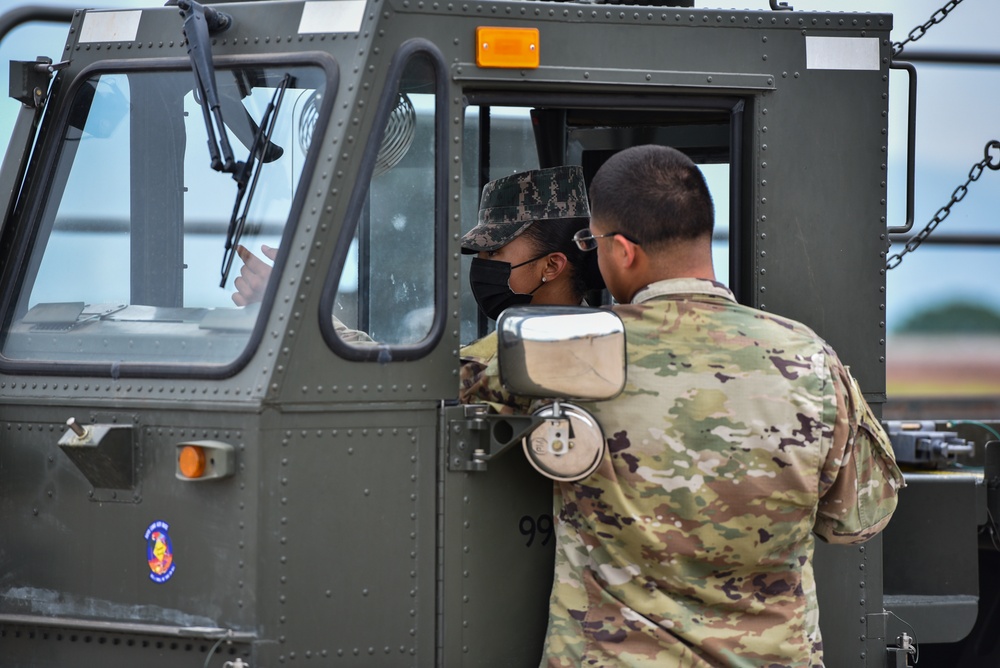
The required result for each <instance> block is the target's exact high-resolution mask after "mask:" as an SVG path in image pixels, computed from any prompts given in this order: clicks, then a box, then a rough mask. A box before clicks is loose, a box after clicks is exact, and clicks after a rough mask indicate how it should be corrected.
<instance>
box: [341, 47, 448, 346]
mask: <svg viewBox="0 0 1000 668" xmlns="http://www.w3.org/2000/svg"><path fill="white" fill-rule="evenodd" d="M437 93H438V91H437V76H436V66H435V64H434V63H433V62H432V60H431V58H430V56H429V55H427V54H425V53H422V52H417V53H416V54H414V55H413V56H411V57H410V59H409V61H408V62H407V63H406V65H405V67H404V69H403V72H402V76H401V77H400V82H399V86H398V89H397V90H395V91H394V93H393V94H394V98H393V100H392V111H391V113H390V114H389V115H388V119H387V122H386V126H385V130H384V134H383V137H382V140H381V144H380V145H379V149H378V154H377V157H376V159H375V165H374V169H373V171H372V177H371V181H370V183H368V184H367V185H368V192H367V195H366V196H365V197H364V201H363V205H362V206H361V208H360V213H359V216H358V219H357V222H356V226H355V229H354V236H353V239H352V240H351V244H350V250H349V252H348V254H347V258H346V261H345V262H344V266H343V270H342V272H341V275H340V280H339V283H338V289H337V293H336V296H335V298H334V300H333V304H332V309H331V311H332V312H331V315H332V321H333V326H334V332H335V333H336V335H337V336H338V337H339V338H340V339H341V340H342V341H343V342H345V343H348V344H351V345H359V346H369V345H371V344H372V343H373V342H375V343H378V344H384V345H390V346H413V345H419V344H420V343H421V342H423V341H425V340H426V339H427V337H428V335H429V334H430V333H431V330H432V325H433V322H434V319H435V313H436V309H437V308H438V305H437V304H436V303H435V299H436V298H435V294H436V293H435V274H436V257H437V254H438V253H437V247H438V236H437V235H438V232H437V225H436V209H437V207H436V198H435V192H436V179H435V167H436V154H437V149H436V131H435V128H436V123H437V112H436V102H437Z"/></svg>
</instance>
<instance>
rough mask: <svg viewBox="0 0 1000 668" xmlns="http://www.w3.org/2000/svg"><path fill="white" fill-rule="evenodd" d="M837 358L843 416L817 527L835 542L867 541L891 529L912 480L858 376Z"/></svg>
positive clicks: (839, 405)
mask: <svg viewBox="0 0 1000 668" xmlns="http://www.w3.org/2000/svg"><path fill="white" fill-rule="evenodd" d="M833 360H834V364H832V365H831V366H832V369H831V371H832V374H833V381H834V387H835V389H836V395H837V419H836V423H835V425H834V430H833V445H832V447H831V448H830V452H829V454H828V455H827V458H826V461H825V463H824V466H823V470H822V472H821V477H820V490H819V492H820V500H819V511H818V515H817V518H816V526H815V532H816V534H817V535H818V536H819V537H820V538H822V539H823V540H825V541H828V542H830V543H861V542H864V541H866V540H868V539H869V538H871V537H872V536H874V535H875V534H877V533H878V532H880V531H881V530H882V529H884V528H885V525H886V524H888V522H889V519H890V518H891V517H892V513H893V511H895V509H896V494H897V492H898V491H899V489H900V488H901V487H903V486H905V484H906V483H905V482H904V481H903V474H902V472H900V470H899V466H897V465H896V458H895V455H894V454H893V452H892V445H891V444H890V443H889V437H888V436H887V435H886V433H885V430H884V429H883V428H882V424H881V423H880V422H879V421H878V420H877V419H876V418H875V415H874V414H873V413H872V410H871V407H869V406H868V402H866V401H865V399H864V397H863V396H862V394H861V390H860V388H859V387H858V383H857V381H856V380H855V379H854V378H853V377H852V376H851V374H850V372H849V371H848V370H847V369H846V368H845V367H844V366H843V365H842V364H841V363H840V362H839V361H838V360H836V357H833Z"/></svg>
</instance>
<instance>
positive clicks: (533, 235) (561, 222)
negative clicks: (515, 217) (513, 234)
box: [522, 218, 604, 301]
mask: <svg viewBox="0 0 1000 668" xmlns="http://www.w3.org/2000/svg"><path fill="white" fill-rule="evenodd" d="M589 223H590V219H589V218H554V219H549V220H536V221H535V222H533V223H532V224H531V225H529V226H528V228H527V229H526V230H525V231H524V232H522V236H524V237H526V238H527V239H528V243H530V244H531V245H532V247H533V248H534V249H535V254H536V255H541V254H543V253H544V254H548V253H562V254H563V255H565V256H566V261H567V263H568V264H569V272H570V287H571V288H572V290H573V295H574V296H575V297H576V298H577V299H579V300H581V301H582V300H583V298H584V297H585V296H587V292H588V291H589V290H603V289H604V279H602V278H601V271H600V269H599V268H598V266H597V253H587V252H585V251H582V250H580V249H579V247H577V245H576V242H574V241H573V235H574V234H576V233H577V232H578V231H579V230H582V229H585V228H586V227H587V225H588V224H589Z"/></svg>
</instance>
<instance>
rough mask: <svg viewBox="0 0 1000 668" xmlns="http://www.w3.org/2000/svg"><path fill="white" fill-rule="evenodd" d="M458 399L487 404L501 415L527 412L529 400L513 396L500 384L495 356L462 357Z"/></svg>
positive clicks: (463, 401)
mask: <svg viewBox="0 0 1000 668" xmlns="http://www.w3.org/2000/svg"><path fill="white" fill-rule="evenodd" d="M459 378H460V382H461V384H460V386H459V390H458V399H459V401H461V402H462V403H463V404H480V403H486V404H489V405H490V407H491V408H492V409H493V411H494V412H496V413H500V414H502V415H512V414H514V413H527V412H528V409H529V408H530V403H531V402H530V400H524V399H520V398H518V397H515V396H514V395H512V394H511V393H510V392H508V391H507V390H505V389H504V388H503V385H501V384H500V369H499V366H498V365H497V361H496V358H495V357H492V358H490V359H488V360H484V359H479V358H475V357H462V368H461V370H460V371H459Z"/></svg>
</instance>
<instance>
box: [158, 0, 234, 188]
mask: <svg viewBox="0 0 1000 668" xmlns="http://www.w3.org/2000/svg"><path fill="white" fill-rule="evenodd" d="M168 4H170V3H168ZM176 4H177V7H178V8H179V9H180V10H181V16H183V17H184V36H185V37H186V38H187V43H188V55H189V56H190V57H191V69H192V70H194V80H195V84H196V85H197V91H198V94H199V95H200V96H201V112H202V115H203V116H204V117H205V129H206V131H207V132H208V153H209V157H210V158H211V161H212V169H214V170H215V171H217V172H227V173H230V174H235V172H236V170H237V169H239V166H238V165H237V163H236V161H235V159H234V158H233V149H232V147H231V146H230V145H229V137H228V136H227V135H226V126H225V124H224V123H223V121H222V106H221V104H220V103H219V87H218V85H217V84H216V82H215V67H214V66H213V64H212V47H211V42H210V40H209V35H210V34H214V33H218V32H222V31H223V30H225V29H226V28H228V27H229V26H230V25H231V24H232V22H233V20H232V18H231V17H230V16H229V15H228V14H223V13H222V12H220V11H218V10H215V9H212V8H211V7H205V6H203V5H201V4H199V3H197V2H195V0H176Z"/></svg>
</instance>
